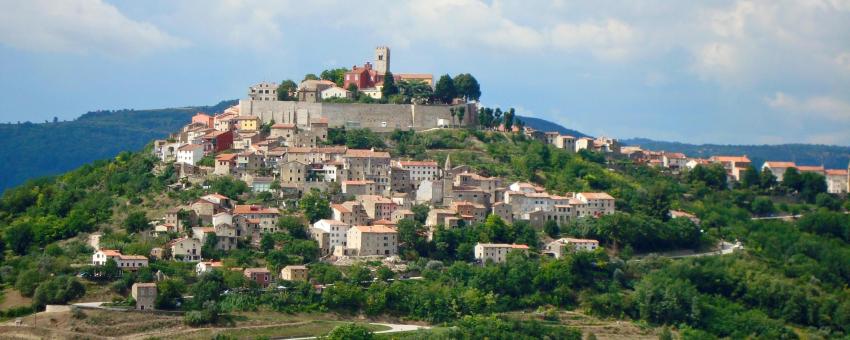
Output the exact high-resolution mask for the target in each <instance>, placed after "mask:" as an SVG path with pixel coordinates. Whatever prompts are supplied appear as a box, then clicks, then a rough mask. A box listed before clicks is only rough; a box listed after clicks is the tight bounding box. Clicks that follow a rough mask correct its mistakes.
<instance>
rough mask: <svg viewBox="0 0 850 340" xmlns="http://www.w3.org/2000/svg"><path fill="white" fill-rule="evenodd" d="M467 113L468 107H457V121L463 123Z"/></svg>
mask: <svg viewBox="0 0 850 340" xmlns="http://www.w3.org/2000/svg"><path fill="white" fill-rule="evenodd" d="M464 115H466V108H465V107H463V106H461V107H459V108H457V122H458V124H461V125H463V116H464Z"/></svg>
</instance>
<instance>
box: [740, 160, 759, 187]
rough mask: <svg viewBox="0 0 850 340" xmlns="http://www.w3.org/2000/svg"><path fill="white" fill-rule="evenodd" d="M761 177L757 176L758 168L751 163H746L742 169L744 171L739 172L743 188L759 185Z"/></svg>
mask: <svg viewBox="0 0 850 340" xmlns="http://www.w3.org/2000/svg"><path fill="white" fill-rule="evenodd" d="M760 184H761V178H760V177H759V173H758V170H756V168H755V167H753V166H752V165H748V166H747V168H746V169H745V170H744V173H743V174H741V186H743V187H744V188H753V187H757V186H760Z"/></svg>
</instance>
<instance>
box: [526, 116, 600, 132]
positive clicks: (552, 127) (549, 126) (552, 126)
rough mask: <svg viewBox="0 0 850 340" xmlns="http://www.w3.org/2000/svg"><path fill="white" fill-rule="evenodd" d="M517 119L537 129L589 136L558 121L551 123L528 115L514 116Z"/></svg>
mask: <svg viewBox="0 0 850 340" xmlns="http://www.w3.org/2000/svg"><path fill="white" fill-rule="evenodd" d="M516 118H517V119H519V120H521V121H523V122H525V126H528V127H531V128H534V129H535V130H539V131H545V132H549V131H557V132H560V133H561V134H563V135H570V136H573V137H590V135H587V134H584V133H582V132H579V131H576V130H572V129H567V128H565V127H563V126H562V125H560V124H558V123H553V122H550V121H548V120H545V119H541V118H535V117H528V116H516Z"/></svg>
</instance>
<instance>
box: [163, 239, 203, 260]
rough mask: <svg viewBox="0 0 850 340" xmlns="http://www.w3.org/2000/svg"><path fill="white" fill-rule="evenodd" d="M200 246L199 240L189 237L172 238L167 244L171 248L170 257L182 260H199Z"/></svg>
mask: <svg viewBox="0 0 850 340" xmlns="http://www.w3.org/2000/svg"><path fill="white" fill-rule="evenodd" d="M201 247H202V244H201V240H199V239H196V238H190V237H181V238H178V239H174V240H172V241H171V242H169V243H168V245H167V248H169V249H170V250H171V258H173V259H174V260H177V261H182V262H197V261H200V260H201Z"/></svg>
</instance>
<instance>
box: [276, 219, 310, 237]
mask: <svg viewBox="0 0 850 340" xmlns="http://www.w3.org/2000/svg"><path fill="white" fill-rule="evenodd" d="M277 227H278V228H280V229H282V230H286V231H287V232H288V233H289V235H290V236H292V237H294V238H300V239H306V238H307V226H306V225H305V224H304V221H303V220H301V218H298V217H297V216H291V215H287V216H281V217H280V218H279V219H278V220H277Z"/></svg>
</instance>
